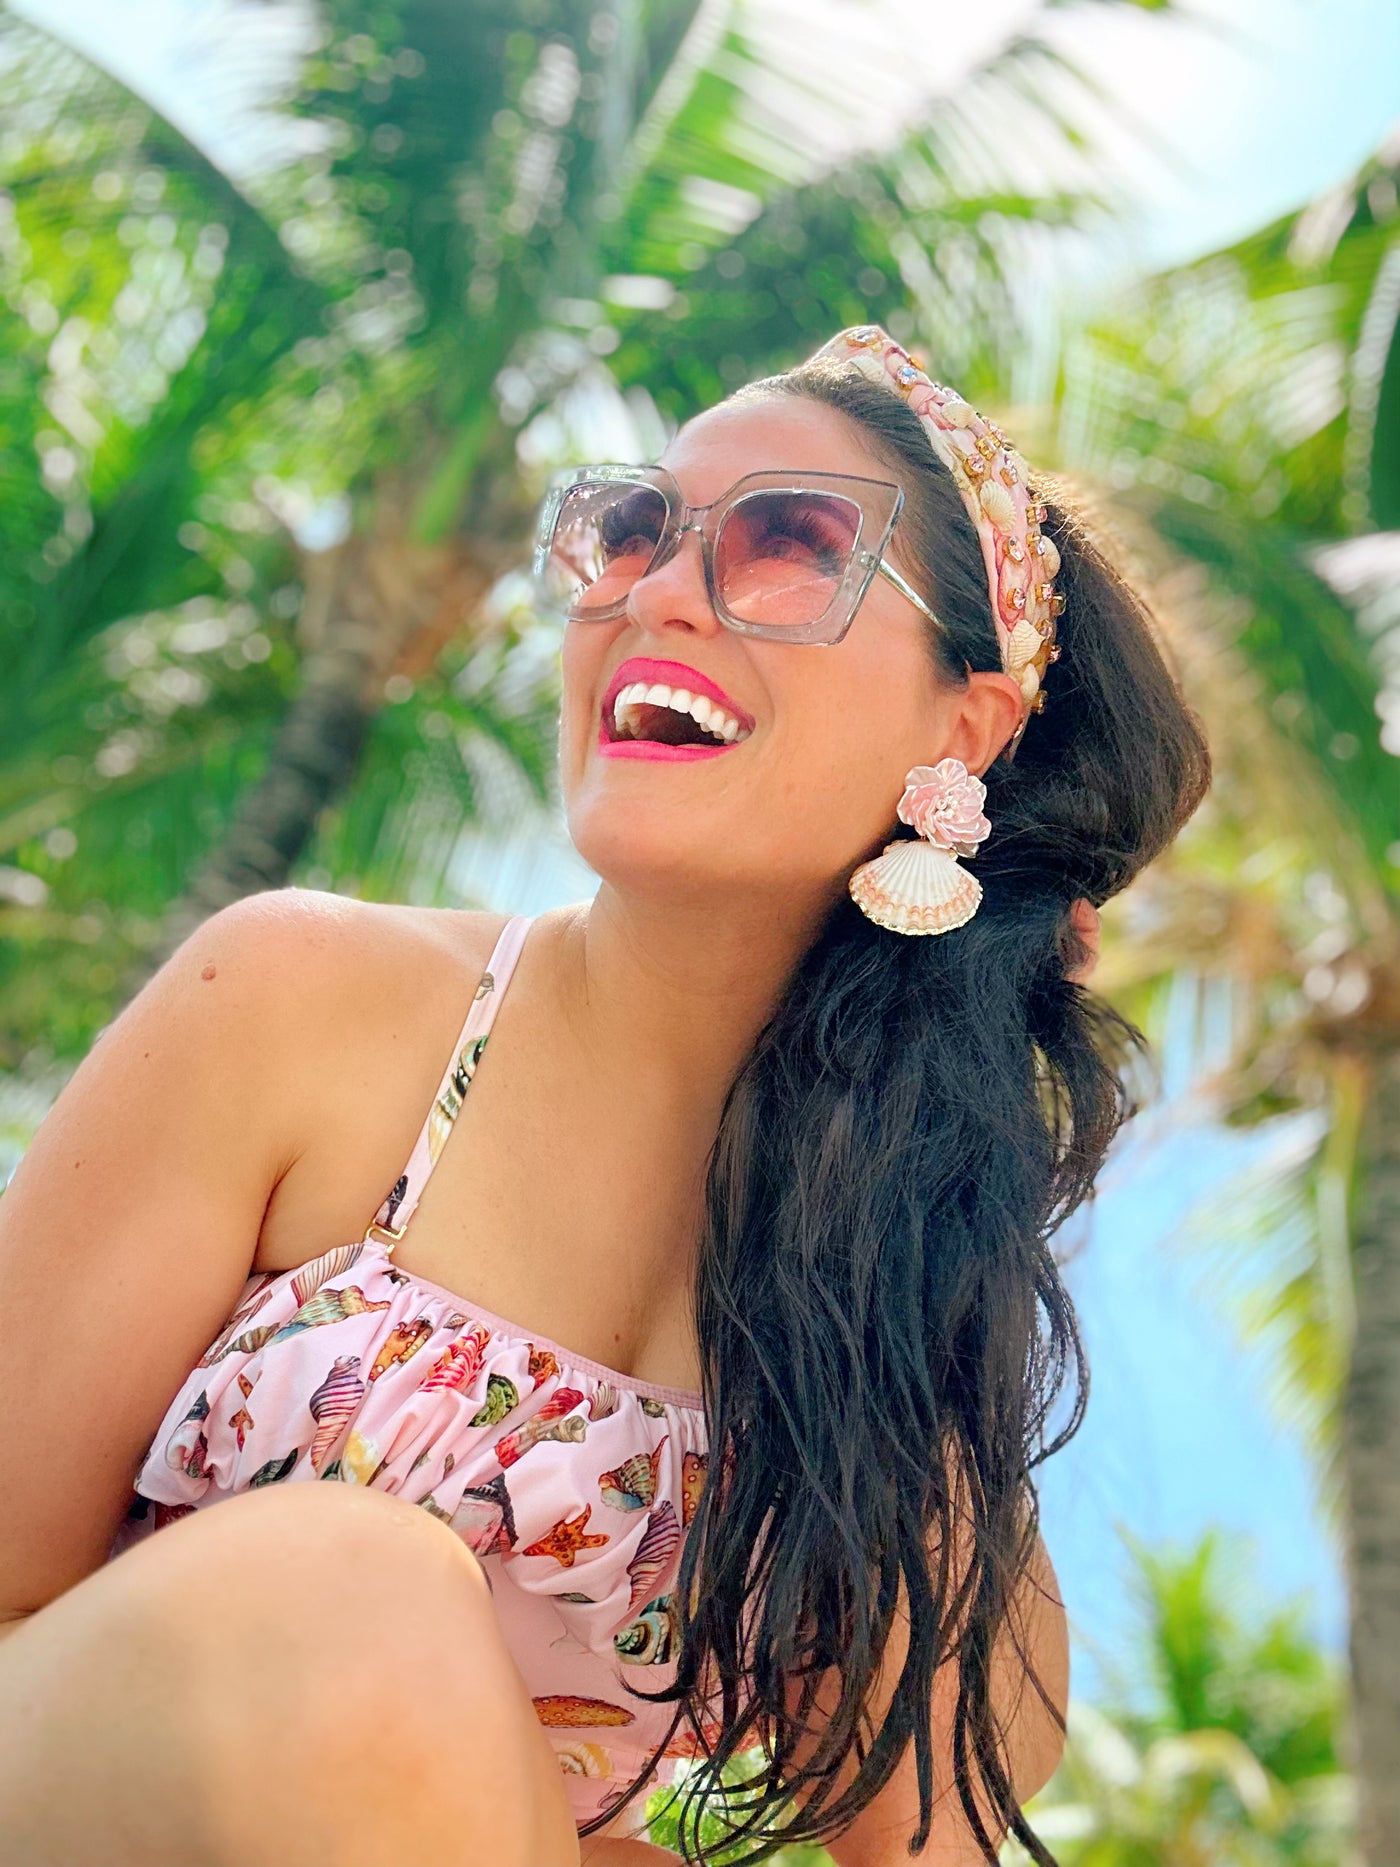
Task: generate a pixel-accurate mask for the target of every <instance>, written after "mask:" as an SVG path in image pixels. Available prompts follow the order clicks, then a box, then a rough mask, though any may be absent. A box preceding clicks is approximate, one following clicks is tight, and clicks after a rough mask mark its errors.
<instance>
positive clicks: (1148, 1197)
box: [15, 0, 1400, 1689]
mask: <svg viewBox="0 0 1400 1867" xmlns="http://www.w3.org/2000/svg"><path fill="white" fill-rule="evenodd" d="M1032 10H1033V8H1032V5H1031V0H979V3H978V4H977V5H976V6H973V5H971V4H969V3H968V0H958V3H957V4H956V5H954V4H951V3H950V0H869V3H868V4H862V5H858V4H855V3H854V0H760V3H759V4H756V5H755V6H754V8H753V18H754V21H755V27H756V30H757V31H759V33H760V34H764V33H766V34H767V35H768V36H769V38H770V40H771V41H772V42H773V43H774V44H781V45H783V46H791V48H792V53H791V55H792V57H793V59H794V60H798V59H803V60H805V61H806V68H810V69H811V70H813V71H814V72H816V74H817V75H818V76H819V77H823V78H824V79H825V80H828V81H829V80H830V79H831V77H832V73H833V71H839V70H841V69H844V66H843V65H842V64H840V63H838V62H837V61H835V60H834V59H833V57H832V53H831V50H830V48H831V46H832V45H833V44H834V43H836V41H835V40H834V39H833V38H832V36H831V35H832V34H833V32H836V31H840V32H841V33H843V34H846V35H849V34H851V33H852V32H853V31H854V32H855V33H856V34H857V35H858V41H859V46H860V50H861V58H860V60H859V61H857V63H856V65H855V66H854V68H853V69H854V71H855V78H854V79H853V80H852V88H853V89H854V90H857V91H859V96H858V97H857V98H856V99H855V102H854V104H853V106H852V107H853V109H854V111H855V118H854V119H853V121H854V120H856V119H859V121H860V122H863V123H864V125H865V126H866V128H868V129H870V130H872V131H873V130H874V129H875V128H876V127H877V126H880V125H883V127H884V128H885V129H888V127H889V126H890V125H891V124H893V123H894V122H895V121H897V120H898V118H899V117H900V116H901V115H902V114H904V113H906V112H908V111H910V110H913V109H914V108H916V107H917V102H918V98H919V96H920V95H921V94H926V93H927V91H928V90H929V89H931V88H946V87H947V86H949V85H955V84H956V83H957V81H958V76H959V73H960V72H961V71H963V70H964V69H966V67H967V65H968V64H969V62H970V61H971V60H972V59H974V58H975V57H976V56H977V55H978V53H979V51H985V50H986V49H988V47H989V46H990V45H992V44H994V43H996V41H997V40H998V38H999V37H1001V36H1004V35H1005V33H1006V32H1007V31H1008V30H1009V29H1011V28H1014V27H1015V25H1016V24H1017V23H1018V22H1020V21H1022V20H1024V19H1025V18H1026V17H1027V16H1028V15H1029V13H1030V12H1031V11H1032ZM15 11H17V12H24V13H26V14H27V15H29V16H30V17H32V18H35V19H37V20H40V21H43V22H47V23H50V24H52V25H53V26H54V27H56V28H57V29H58V30H59V31H61V32H64V33H65V34H66V35H68V36H70V37H71V38H72V39H73V40H74V41H75V42H77V43H80V44H82V45H84V46H85V47H87V48H88V49H90V50H91V51H92V52H93V53H94V55H96V56H98V57H99V58H101V59H103V60H104V61H106V62H108V63H109V64H110V65H111V66H112V67H113V68H114V69H116V70H117V71H118V72H119V74H120V75H122V76H124V77H126V78H127V79H128V80H129V81H131V82H133V83H135V84H136V85H137V86H138V88H140V89H142V90H143V91H144V92H145V93H146V94H147V95H148V96H150V97H151V99H152V100H153V101H155V102H157V103H159V104H161V105H162V106H163V107H165V108H168V109H169V110H170V111H171V113H172V114H174V115H176V116H177V117H178V118H180V119H181V120H183V121H184V122H185V124H186V125H187V127H189V128H191V130H192V132H195V131H197V133H198V134H199V135H200V136H202V137H203V138H204V139H205V140H206V141H207V142H209V143H210V144H211V145H214V146H227V147H230V148H232V149H234V150H235V151H238V150H240V149H241V150H242V151H244V152H245V153H246V150H247V148H248V145H247V143H246V141H245V142H243V143H241V144H240V142H239V140H238V139H239V136H240V135H243V134H246V133H245V132H240V131H239V130H238V128H237V124H236V118H237V116H238V107H239V103H240V100H241V99H242V98H243V97H244V95H245V92H246V87H247V84H248V83H249V82H250V74H252V75H253V76H255V75H256V70H257V66H258V62H259V59H260V58H261V57H263V56H266V55H276V54H277V52H278V51H279V49H285V47H286V46H287V44H288V43H289V42H290V41H291V39H293V38H294V37H295V31H296V18H297V10H296V9H295V8H293V7H289V6H285V5H284V6H276V5H273V6H268V7H264V8H261V9H258V10H257V11H258V13H259V14H260V16H261V20H262V25H261V27H260V28H259V30H260V31H261V33H262V34H263V35H264V36H263V38H262V39H261V40H258V41H257V42H256V43H253V42H250V41H249V40H247V39H246V37H245V38H241V39H240V41H239V44H238V47H237V50H236V55H235V56H233V57H231V58H228V59H225V58H223V57H221V56H220V54H221V50H222V49H224V48H222V46H221V19H224V18H226V0H122V4H121V5H120V6H113V5H112V4H111V0H22V3H18V4H16V5H15ZM246 17H251V16H245V18H246ZM799 23H800V24H801V28H802V30H801V32H800V33H798V32H796V31H795V30H794V28H795V27H796V26H797V25H798V24H799ZM1054 32H1055V35H1056V40H1057V43H1058V44H1059V45H1060V47H1061V49H1062V50H1063V51H1064V53H1065V54H1066V56H1067V57H1069V58H1070V59H1072V60H1073V61H1074V62H1075V63H1077V64H1078V65H1079V66H1080V68H1081V69H1083V70H1084V71H1086V72H1087V73H1089V74H1090V75H1092V77H1093V78H1094V79H1095V80H1096V81H1097V83H1098V84H1099V85H1100V86H1101V87H1102V90H1103V92H1104V94H1105V97H1106V98H1107V99H1108V100H1110V103H1111V107H1112V113H1111V116H1110V115H1109V114H1107V113H1106V114H1105V117H1104V121H1103V123H1102V125H1101V132H1100V133H1101V135H1102V136H1103V138H1104V139H1105V140H1106V142H1107V143H1108V145H1109V146H1110V148H1111V149H1112V151H1113V168H1114V173H1115V175H1116V177H1117V180H1118V182H1119V184H1120V186H1121V189H1122V192H1123V194H1124V196H1125V199H1126V200H1127V202H1128V203H1129V208H1128V212H1127V215H1126V218H1125V221H1124V223H1123V229H1122V233H1121V235H1120V236H1119V238H1118V239H1117V240H1116V241H1107V240H1106V241H1105V243H1104V248H1103V289H1108V285H1109V283H1110V282H1111V280H1112V278H1113V277H1115V276H1120V275H1121V274H1122V273H1123V271H1124V270H1125V269H1127V268H1128V267H1130V266H1131V264H1133V263H1138V264H1156V265H1160V264H1167V263H1172V262H1175V261H1179V260H1182V259H1186V258H1190V257H1193V256H1195V255H1196V254H1199V253H1202V252H1206V251H1209V250H1211V249H1212V248H1214V247H1216V246H1218V245H1220V244H1223V243H1226V242H1228V241H1231V240H1233V239H1236V238H1238V237H1239V236H1240V235H1242V234H1244V233H1246V232H1248V231H1249V230H1250V229H1251V228H1253V227H1255V226H1258V225H1260V224H1262V223H1264V222H1265V221H1267V220H1270V219H1273V218H1274V217H1276V216H1277V215H1279V214H1282V213H1284V212H1286V211H1288V210H1289V209H1291V208H1294V207H1296V206H1298V205H1300V204H1301V203H1302V202H1304V201H1305V200H1307V199H1309V198H1311V197H1312V196H1314V195H1316V194H1318V193H1319V192H1321V191H1323V190H1325V189H1327V188H1330V187H1332V186H1334V185H1336V184H1337V183H1338V182H1340V181H1341V180H1342V179H1343V178H1344V177H1345V176H1346V175H1347V174H1348V173H1349V172H1350V171H1351V170H1352V169H1353V168H1354V167H1355V166H1356V165H1357V164H1358V163H1360V162H1361V161H1362V160H1363V159H1364V158H1365V156H1366V155H1367V154H1368V153H1370V151H1372V150H1373V149H1374V148H1375V147H1376V146H1377V144H1378V143H1379V141H1380V140H1381V138H1382V137H1383V136H1384V135H1385V133H1386V132H1387V131H1388V130H1390V129H1391V128H1392V127H1393V126H1394V125H1395V124H1396V122H1397V120H1400V7H1397V6H1396V5H1395V0H1311V3H1304V0H1198V4H1196V5H1195V6H1193V7H1192V8H1191V9H1190V12H1189V13H1188V14H1185V15H1184V16H1183V17H1181V18H1180V19H1178V20H1177V21H1174V22H1169V23H1167V24H1166V25H1165V26H1164V24H1163V22H1162V21H1161V20H1160V19H1158V18H1155V17H1150V16H1147V15H1140V14H1134V13H1130V12H1128V11H1125V10H1124V9H1121V8H1109V7H1104V6H1094V5H1087V6H1084V7H1080V8H1077V9H1066V10H1065V12H1064V13H1063V15H1057V16H1056V18H1055V23H1054ZM861 110H863V111H864V112H865V115H864V118H860V112H861ZM857 127H859V123H858V124H857ZM1013 128H1014V126H1013V125H1009V124H1001V125H997V126H995V133H998V134H1001V135H1007V134H1010V133H1012V130H1013ZM852 133H853V132H852ZM221 139H222V143H221ZM458 879H459V881H460V883H461V885H462V887H463V888H464V890H465V891H467V892H468V894H474V895H476V897H477V898H478V899H482V900H486V901H490V902H492V903H493V904H494V905H498V906H500V907H502V908H505V907H511V908H515V909H517V910H520V911H524V912H535V911H538V910H539V909H541V908H543V907H545V906H547V905H550V904H551V903H552V902H554V901H560V900H577V899H580V898H583V897H585V896H586V895H588V894H589V893H591V890H592V885H593V883H592V878H591V876H590V875H589V873H588V871H587V870H586V869H584V867H583V865H582V864H581V863H580V862H579V861H578V860H577V858H576V857H572V858H571V852H569V851H568V850H567V848H565V849H562V850H561V849H559V848H558V847H557V846H555V845H553V844H550V843H549V842H548V841H544V842H537V843H535V844H533V845H531V846H528V847H521V846H518V845H517V846H513V847H511V846H503V845H496V844H493V843H491V842H490V841H489V839H476V840H475V841H470V840H469V842H468V844H467V845H466V847H465V849H464V852H463V859H462V865H461V868H460V870H459V875H458ZM1174 1113H1175V1116H1176V1119H1175V1120H1174V1121H1172V1122H1167V1123H1158V1124H1157V1125H1156V1129H1155V1134H1154V1132H1153V1130H1152V1124H1148V1125H1147V1128H1146V1129H1145V1130H1144V1131H1143V1132H1142V1133H1141V1135H1134V1134H1133V1133H1132V1132H1131V1131H1130V1134H1129V1136H1128V1137H1127V1138H1126V1145H1125V1146H1124V1147H1123V1148H1122V1149H1121V1150H1120V1151H1119V1153H1118V1154H1117V1155H1115V1158H1114V1161H1113V1163H1112V1168H1111V1170H1110V1171H1109V1172H1108V1173H1107V1174H1106V1175H1105V1178H1104V1182H1103V1187H1102V1190H1101V1194H1100V1197H1099V1199H1098V1201H1097V1202H1096V1206H1095V1210H1094V1213H1093V1216H1092V1223H1091V1224H1090V1226H1089V1228H1088V1236H1087V1238H1086V1240H1085V1241H1084V1244H1083V1248H1082V1249H1081V1251H1080V1252H1079V1255H1078V1256H1077V1258H1076V1260H1075V1262H1074V1264H1073V1266H1072V1267H1071V1270H1070V1272H1069V1278H1070V1284H1071V1288H1072V1290H1073V1293H1074V1295H1075V1297H1076V1300H1077V1302H1078V1304H1079V1306H1080V1310H1081V1315H1082V1321H1083V1328H1084V1335H1085V1340H1086V1345H1087V1349H1088V1357H1089V1362H1090V1366H1091V1369H1092V1375H1093V1382H1094V1386H1093V1395H1092V1399H1091V1403H1090V1408H1089V1414H1088V1418H1087V1421H1086V1424H1085V1426H1084V1427H1083V1429H1082V1430H1081V1432H1080V1434H1079V1435H1078V1436H1077V1438H1076V1439H1075V1440H1074V1441H1073V1442H1072V1443H1071V1444H1070V1446H1069V1447H1068V1448H1066V1449H1065V1451H1063V1452H1062V1453H1060V1454H1059V1455H1058V1456H1057V1457H1056V1458H1055V1459H1054V1460H1052V1461H1051V1462H1050V1464H1049V1466H1048V1467H1047V1468H1046V1469H1045V1473H1044V1478H1043V1486H1042V1494H1043V1506H1044V1521H1045V1529H1046V1539H1047V1543H1048V1545H1049V1547H1050V1550H1051V1553H1052V1556H1053V1557H1054V1560H1055V1562H1056V1566H1057V1569H1058V1571H1059V1574H1060V1578H1061V1582H1062V1585H1063V1587H1064V1589H1065V1593H1066V1597H1067V1599H1068V1602H1069V1606H1070V1611H1071V1617H1072V1621H1073V1623H1074V1626H1075V1628H1076V1632H1077V1634H1078V1635H1079V1636H1080V1645H1079V1647H1078V1649H1077V1658H1076V1683H1077V1685H1079V1686H1080V1687H1081V1688H1084V1687H1088V1688H1090V1689H1091V1688H1092V1684H1093V1680H1094V1671H1095V1669H1094V1664H1093V1659H1092V1652H1091V1648H1092V1646H1093V1645H1096V1644H1099V1643H1105V1644H1107V1645H1109V1646H1111V1645H1113V1644H1114V1643H1115V1641H1116V1639H1117V1637H1118V1634H1119V1633H1120V1632H1121V1629H1122V1625H1123V1621H1124V1615H1125V1613H1126V1597H1125V1594H1124V1590H1123V1585H1122V1584H1123V1573H1124V1570H1123V1562H1122V1557H1121V1553H1120V1550H1119V1547H1118V1543H1117V1535H1116V1526H1118V1525H1120V1524H1122V1525H1125V1526H1127V1527H1128V1528H1130V1529H1131V1530H1133V1531H1134V1532H1135V1533H1136V1534H1138V1535H1139V1536H1141V1537H1145V1538H1146V1539H1147V1540H1149V1541H1150V1542H1153V1543H1161V1542H1162V1541H1164V1540H1167V1541H1171V1540H1176V1541H1180V1540H1185V1539H1189V1538H1192V1537H1194V1536H1195V1535H1196V1534H1197V1533H1198V1532H1199V1531H1200V1530H1201V1529H1202V1528H1204V1527H1205V1526H1206V1525H1207V1524H1212V1523H1215V1524H1220V1525H1222V1526H1225V1527H1227V1528H1234V1529H1238V1530H1241V1531H1243V1532H1245V1533H1246V1534H1248V1535H1250V1536H1252V1537H1253V1538H1254V1539H1255V1544H1256V1549H1257V1554H1258V1558H1259V1563H1260V1571H1261V1577H1262V1579H1263V1581H1264V1582H1265V1584H1266V1587H1267V1590H1268V1592H1269V1593H1274V1592H1293V1591H1301V1592H1303V1593H1304V1594H1305V1595H1306V1596H1307V1598H1308V1600H1309V1602H1310V1603H1311V1611H1312V1618H1313V1621H1314V1625H1315V1626H1316V1628H1317V1629H1318V1631H1319V1633H1320V1634H1321V1635H1322V1636H1323V1637H1324V1638H1325V1639H1327V1640H1328V1641H1329V1642H1330V1643H1331V1644H1333V1645H1334V1646H1337V1647H1340V1644H1341V1641H1342V1637H1343V1626H1344V1616H1343V1602H1342V1589H1341V1583H1340V1578H1339V1568H1338V1563H1337V1559H1336V1554H1335V1551H1334V1550H1333V1548H1332V1547H1331V1545H1330V1541H1329V1538H1328V1535H1327V1534H1326V1532H1325V1531H1324V1530H1323V1528H1322V1527H1321V1526H1320V1525H1319V1523H1318V1520H1317V1517H1316V1513H1315V1511H1314V1508H1313V1500H1312V1494H1311V1486H1310V1479H1309V1474H1308V1470H1307V1467H1306V1464H1305V1462H1304V1460H1303V1458H1302V1456H1301V1454H1300V1453H1299V1451H1298V1449H1297V1448H1296V1446H1295V1445H1294V1444H1293V1443H1292V1441H1291V1440H1290V1439H1289V1438H1288V1437H1287V1436H1286V1435H1285V1434H1284V1433H1282V1432H1281V1431H1279V1430H1278V1429H1277V1428H1276V1427H1275V1426H1274V1425H1273V1423H1272V1422H1271V1419H1270V1415H1269V1410H1268V1408H1267V1406H1266V1404H1265V1403H1264V1401H1263V1399H1262V1398H1261V1380H1260V1369H1259V1366H1258V1364H1257V1362H1256V1361H1253V1360H1251V1359H1250V1358H1249V1357H1247V1356H1245V1355H1244V1354H1242V1353H1241V1351H1240V1349H1239V1347H1238V1346H1237V1344H1236V1342H1235V1339H1234V1337H1233V1335H1232V1333H1231V1330H1230V1328H1229V1326H1228V1325H1227V1324H1226V1323H1225V1322H1224V1321H1223V1320H1222V1318H1221V1317H1220V1315H1219V1314H1218V1312H1217V1310H1216V1308H1215V1307H1214V1305H1213V1304H1212V1303H1211V1301H1210V1300H1209V1299H1208V1298H1207V1297H1206V1296H1204V1295H1203V1294H1202V1293H1201V1291H1200V1289H1199V1287H1198V1286H1199V1282H1200V1278H1199V1271H1198V1268H1197V1267H1196V1266H1195V1265H1194V1264H1193V1262H1192V1260H1191V1259H1190V1258H1189V1256H1188V1255H1187V1254H1186V1253H1185V1252H1183V1251H1182V1250H1181V1249H1180V1248H1179V1247H1178V1246H1174V1245H1172V1243H1171V1242H1170V1241H1171V1235H1172V1233H1173V1231H1174V1229H1175V1227H1176V1225H1177V1222H1178V1221H1179V1220H1180V1218H1181V1216H1182V1214H1183V1212H1184V1210H1185V1208H1186V1207H1187V1206H1188V1205H1189V1204H1190V1202H1191V1201H1192V1200H1193V1199H1195V1198H1199V1197H1201V1196H1202V1195H1205V1194H1208V1193H1209V1192H1210V1191H1211V1189H1212V1188H1218V1187H1219V1186H1220V1185H1221V1184H1222V1183H1223V1181H1224V1180H1225V1178H1226V1176H1227V1175H1228V1174H1229V1172H1230V1171H1231V1170H1232V1169H1234V1168H1237V1167H1239V1166H1240V1165H1242V1164H1243V1162H1244V1159H1245V1157H1246V1155H1247V1153H1248V1150H1249V1149H1250V1148H1251V1147H1252V1146H1254V1145H1256V1144H1255V1143H1251V1142H1249V1141H1246V1140H1242V1139H1241V1138H1239V1137H1236V1136H1230V1135H1226V1134H1224V1133H1222V1132H1220V1131H1218V1130H1215V1129H1212V1128H1211V1127H1209V1126H1208V1125H1204V1126H1203V1125H1200V1124H1198V1123H1197V1124H1193V1122H1192V1120H1191V1113H1192V1105H1191V1101H1190V1096H1189V1091H1188V1093H1187V1097H1186V1100H1185V1102H1184V1104H1183V1105H1182V1106H1180V1107H1178V1108H1177V1110H1176V1111H1175V1112H1174Z"/></svg>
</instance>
